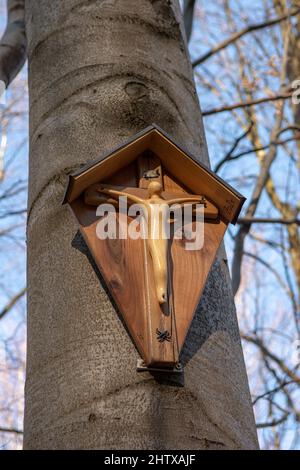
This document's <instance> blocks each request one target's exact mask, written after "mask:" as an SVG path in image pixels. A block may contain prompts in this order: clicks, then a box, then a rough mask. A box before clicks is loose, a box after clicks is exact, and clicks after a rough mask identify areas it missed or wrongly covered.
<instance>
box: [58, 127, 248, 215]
mask: <svg viewBox="0 0 300 470" xmlns="http://www.w3.org/2000/svg"><path fill="white" fill-rule="evenodd" d="M146 150H150V151H152V152H153V153H155V154H156V155H157V157H158V158H159V159H160V160H161V162H162V165H163V166H164V167H165V169H166V170H167V171H168V172H170V173H171V174H172V175H173V176H174V177H175V178H176V179H177V180H179V181H181V182H182V183H183V184H184V185H185V186H186V187H187V188H189V190H190V191H191V192H192V193H194V194H204V195H205V196H206V197H207V198H208V199H209V200H211V202H213V203H214V204H215V205H216V206H217V207H218V208H219V211H220V215H221V216H222V217H223V218H224V219H225V220H226V221H227V222H231V223H233V224H234V223H235V222H236V220H237V217H238V215H239V213H240V210H241V208H242V205H243V203H244V202H245V198H244V197H243V196H242V195H241V194H240V193H238V192H237V191H235V190H234V189H233V188H232V187H231V186H230V185H229V184H227V183H226V182H225V181H224V180H222V179H221V178H220V177H219V176H217V175H216V174H215V173H213V172H212V171H211V170H210V169H209V168H207V166H206V165H204V164H202V163H199V162H198V161H197V160H196V159H195V158H194V157H193V156H192V155H190V154H189V153H188V152H187V151H186V150H184V149H182V148H181V147H180V146H179V145H178V144H176V143H175V142H174V141H173V140H172V139H171V138H170V137H169V136H168V135H167V134H166V133H165V132H164V131H163V130H162V129H160V128H159V127H158V126H157V125H156V124H152V125H151V126H149V127H147V128H145V129H144V130H143V131H141V132H139V133H138V134H136V135H134V136H133V137H132V138H131V139H129V140H128V141H127V142H125V143H124V144H122V145H121V146H119V147H117V148H115V149H114V150H112V151H111V152H109V153H108V154H106V155H104V156H101V157H100V158H98V159H97V160H95V161H93V162H92V163H88V164H87V165H84V166H83V167H82V168H80V169H79V170H78V171H75V172H74V173H71V174H70V175H69V181H68V185H67V189H66V193H65V196H64V200H63V204H65V203H71V202H72V201H74V200H75V199H77V198H78V197H79V196H80V194H81V193H82V192H83V191H84V190H85V189H86V188H88V187H89V186H90V185H92V184H95V183H98V182H101V181H105V180H107V179H108V178H110V177H111V176H112V175H113V174H114V173H116V172H117V171H119V170H120V169H122V168H123V167H126V166H127V165H129V164H130V163H132V162H133V161H134V160H135V159H136V158H138V156H139V155H140V154H141V153H143V152H144V151H146Z"/></svg>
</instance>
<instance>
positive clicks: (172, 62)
mask: <svg viewBox="0 0 300 470" xmlns="http://www.w3.org/2000/svg"><path fill="white" fill-rule="evenodd" d="M24 3H25V24H26V36H27V55H28V66H29V98H30V169H29V173H30V174H29V202H28V229H27V235H28V354H27V380H26V393H25V428H24V433H25V434H24V446H25V448H26V449H41V448H43V449H61V448H66V449H75V448H81V449H123V448H124V449H126V448H127V449H130V448H135V449H143V448H144V449H164V448H165V449H168V448H169V449H176V448H178V449H185V448H186V449H241V448H244V449H255V448H257V446H258V443H257V436H256V429H255V423H254V418H253V411H252V405H251V401H250V394H249V388H248V381H247V375H246V371H245V365H244V360H243V354H242V349H241V343H240V336H239V330H238V324H237V319H236V313H235V307H234V302H233V295H232V290H231V281H230V276H229V272H228V267H227V259H226V254H225V251H224V248H223V247H222V249H221V250H220V251H219V253H218V256H217V259H216V261H215V264H214V266H213V268H212V270H211V273H210V275H209V279H208V282H207V286H206V288H205V292H204V295H203V297H202V300H201V303H200V305H199V307H198V309H197V312H196V316H195V319H194V321H193V323H192V326H191V328H190V332H189V334H188V337H187V340H186V344H185V347H184V350H183V353H182V357H181V361H182V363H183V365H184V375H183V376H180V375H179V376H177V377H176V378H174V377H173V375H172V374H158V375H157V374H149V373H140V374H139V373H137V372H136V360H137V352H136V350H135V348H134V345H133V343H132V342H131V340H130V338H129V336H128V334H127V332H126V330H125V329H124V327H123V325H122V323H121V321H120V319H119V317H118V315H117V313H116V311H115V309H114V306H113V304H112V302H111V299H110V297H109V295H108V293H107V290H106V287H105V284H104V282H103V281H102V280H101V277H99V276H97V273H96V272H95V269H94V266H93V264H92V263H91V262H90V259H89V253H88V250H87V248H86V246H85V244H84V242H83V241H82V239H81V238H80V236H78V234H76V232H77V227H76V223H75V222H74V220H73V218H72V216H71V214H70V213H69V211H68V209H67V208H65V207H62V205H61V202H62V198H63V193H64V188H65V184H66V180H67V175H68V174H69V173H70V172H71V171H73V170H76V169H78V168H80V167H81V166H82V165H83V164H85V163H86V162H89V161H92V160H93V159H95V158H96V157H97V156H99V155H101V154H103V153H105V152H107V151H109V150H111V149H112V148H114V147H116V146H117V145H119V144H122V143H123V142H124V141H126V140H127V139H128V138H129V137H130V136H132V135H134V134H135V133H136V132H138V131H139V130H141V129H143V128H144V127H146V126H147V125H149V124H151V123H152V122H155V123H157V124H158V125H159V126H160V127H162V128H163V129H164V130H166V131H167V132H168V133H169V134H170V135H171V136H172V137H173V138H174V139H175V140H176V141H177V142H178V143H179V144H182V145H183V146H184V147H186V148H187V149H188V150H189V152H190V153H192V154H193V155H194V156H195V157H196V158H197V159H199V161H201V162H203V163H205V164H207V165H209V159H208V154H207V146H206V141H205V135H204V130H203V125H202V118H201V112H200V108H199V103H198V97H197V94H196V91H195V85H194V81H193V73H192V66H191V63H190V59H189V55H188V51H187V44H186V39H185V32H184V28H183V21H182V14H181V11H180V8H179V4H178V2H177V0H172V1H165V0H140V1H139V2H136V1H134V0H119V1H117V0H115V1H112V0H102V1H100V0H98V1H97V0H88V1H83V0H65V1H64V2H61V1H59V0H52V1H51V2H49V1H47V0H39V1H37V0H26V1H25V2H24V1H21V0H19V1H15V2H11V4H14V8H17V9H18V12H19V15H20V17H19V18H18V21H21V23H22V11H24V10H22V9H24ZM190 3H191V4H192V3H193V2H190ZM190 8H193V5H190ZM187 12H189V5H187ZM15 27H16V28H17V27H18V28H19V27H20V23H18V24H17V25H15ZM17 34H19V30H16V31H15V34H14V33H13V40H15V39H16V35H17ZM22 37H23V36H22ZM21 42H22V41H21ZM21 46H22V47H23V42H22V44H21ZM0 53H1V49H0ZM22 61H23V54H20V57H19V60H18V67H19V66H21V65H22ZM14 67H16V64H15V63H14ZM5 73H6V76H7V77H9V78H8V79H6V78H5V76H4V72H1V75H0V80H2V81H4V82H5V84H6V85H8V83H9V81H10V77H13V76H14V74H15V72H13V73H11V74H7V72H5ZM128 288H129V289H134V286H128Z"/></svg>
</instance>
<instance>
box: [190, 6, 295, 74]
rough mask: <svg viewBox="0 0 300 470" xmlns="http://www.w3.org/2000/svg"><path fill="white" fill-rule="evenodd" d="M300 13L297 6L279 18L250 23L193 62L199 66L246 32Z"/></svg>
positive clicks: (194, 65) (272, 24) (274, 23)
mask: <svg viewBox="0 0 300 470" xmlns="http://www.w3.org/2000/svg"><path fill="white" fill-rule="evenodd" d="M298 13H300V8H296V9H295V10H290V11H288V12H287V13H285V14H283V15H281V16H278V17H277V18H272V19H271V20H269V21H263V22H261V23H255V24H250V25H248V26H246V27H245V28H243V29H241V30H240V31H237V32H236V33H234V34H232V36H230V37H229V38H227V39H225V40H224V41H222V42H220V43H219V44H218V45H217V46H214V47H213V48H211V49H210V50H209V51H208V52H206V53H205V54H203V55H202V56H201V57H199V58H198V59H196V60H195V61H194V62H193V63H192V65H193V67H197V66H198V65H200V64H202V63H203V62H204V61H205V60H207V59H209V58H210V57H211V56H212V55H214V54H216V53H217V52H220V51H222V50H223V49H225V48H226V47H228V46H229V45H230V44H233V43H234V42H236V41H237V40H238V39H240V38H241V37H243V36H245V35H246V34H248V33H251V32H253V31H258V30H259V29H264V28H266V27H269V26H274V25H276V24H278V23H281V21H284V20H286V19H287V18H289V17H292V16H295V15H298Z"/></svg>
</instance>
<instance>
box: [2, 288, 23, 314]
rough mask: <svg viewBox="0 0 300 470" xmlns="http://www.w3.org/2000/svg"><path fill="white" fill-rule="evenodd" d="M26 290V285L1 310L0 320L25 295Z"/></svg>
mask: <svg viewBox="0 0 300 470" xmlns="http://www.w3.org/2000/svg"><path fill="white" fill-rule="evenodd" d="M25 292H26V287H24V289H22V290H21V291H20V292H18V293H17V294H16V295H15V296H14V297H13V298H12V299H11V300H10V301H9V302H8V304H7V305H6V306H5V307H4V308H3V309H2V310H1V311H0V320H1V319H2V318H3V317H4V316H5V315H6V314H7V313H8V312H9V311H10V310H11V309H12V308H13V307H14V306H15V304H16V303H17V302H18V301H19V300H20V299H21V298H22V297H23V295H24V294H25Z"/></svg>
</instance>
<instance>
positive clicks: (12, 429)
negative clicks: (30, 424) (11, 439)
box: [0, 427, 23, 434]
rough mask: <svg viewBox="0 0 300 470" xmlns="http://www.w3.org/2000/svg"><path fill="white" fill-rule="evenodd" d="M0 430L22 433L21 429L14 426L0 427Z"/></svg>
mask: <svg viewBox="0 0 300 470" xmlns="http://www.w3.org/2000/svg"><path fill="white" fill-rule="evenodd" d="M0 432H9V433H13V434H23V431H21V429H15V428H2V427H0Z"/></svg>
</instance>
